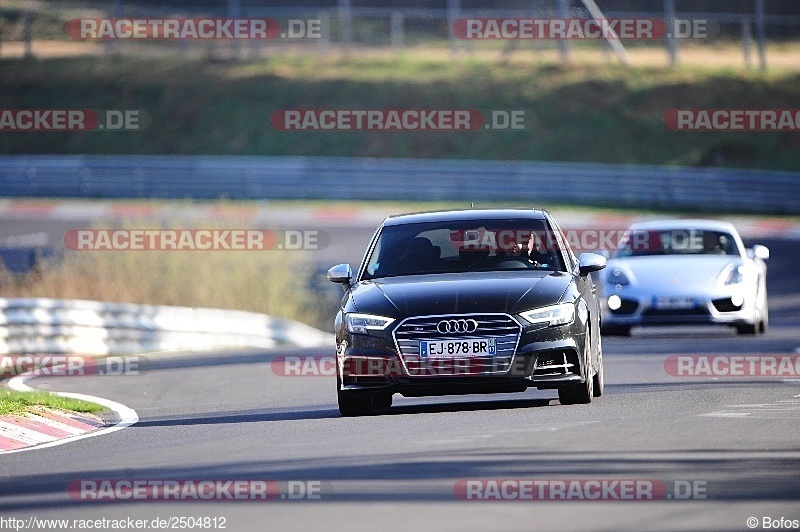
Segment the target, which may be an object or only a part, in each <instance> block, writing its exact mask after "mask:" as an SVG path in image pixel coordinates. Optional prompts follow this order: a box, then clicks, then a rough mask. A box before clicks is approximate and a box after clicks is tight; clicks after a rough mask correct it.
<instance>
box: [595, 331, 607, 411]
mask: <svg viewBox="0 0 800 532" xmlns="http://www.w3.org/2000/svg"><path fill="white" fill-rule="evenodd" d="M592 378H593V379H594V383H592V384H593V386H594V389H593V390H592V394H593V395H594V396H595V397H600V396H601V395H603V391H604V390H605V387H606V384H605V377H604V376H603V344H602V336H601V337H600V338H598V339H597V373H595V374H594V377H592Z"/></svg>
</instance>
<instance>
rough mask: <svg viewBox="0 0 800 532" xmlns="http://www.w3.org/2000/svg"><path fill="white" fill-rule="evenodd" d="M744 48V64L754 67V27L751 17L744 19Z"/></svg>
mask: <svg viewBox="0 0 800 532" xmlns="http://www.w3.org/2000/svg"><path fill="white" fill-rule="evenodd" d="M742 50H743V52H744V66H745V67H746V68H748V69H750V68H752V67H753V56H752V52H753V29H752V22H751V20H750V17H744V18H743V19H742Z"/></svg>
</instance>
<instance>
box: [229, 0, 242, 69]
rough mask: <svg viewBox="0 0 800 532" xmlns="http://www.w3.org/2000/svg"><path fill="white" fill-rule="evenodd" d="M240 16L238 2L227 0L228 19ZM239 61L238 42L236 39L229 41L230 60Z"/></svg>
mask: <svg viewBox="0 0 800 532" xmlns="http://www.w3.org/2000/svg"><path fill="white" fill-rule="evenodd" d="M241 15H242V10H241V4H240V3H239V0H228V18H229V19H230V18H239V17H241ZM237 59H239V42H238V41H237V40H236V39H231V60H233V61H236V60H237Z"/></svg>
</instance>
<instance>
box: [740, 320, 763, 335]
mask: <svg viewBox="0 0 800 532" xmlns="http://www.w3.org/2000/svg"><path fill="white" fill-rule="evenodd" d="M759 329H760V324H759V322H757V321H756V322H754V323H744V324H740V325H737V326H736V332H737V333H738V334H745V335H748V336H755V335H756V334H758V331H759Z"/></svg>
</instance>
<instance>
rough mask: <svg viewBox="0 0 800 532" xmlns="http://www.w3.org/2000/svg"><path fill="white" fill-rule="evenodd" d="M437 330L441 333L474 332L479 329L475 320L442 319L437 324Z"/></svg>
mask: <svg viewBox="0 0 800 532" xmlns="http://www.w3.org/2000/svg"><path fill="white" fill-rule="evenodd" d="M436 330H437V331H439V332H440V333H441V334H453V333H462V334H463V333H472V332H475V331H476V330H478V322H477V321H475V320H442V321H440V322H439V323H437V324H436Z"/></svg>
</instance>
